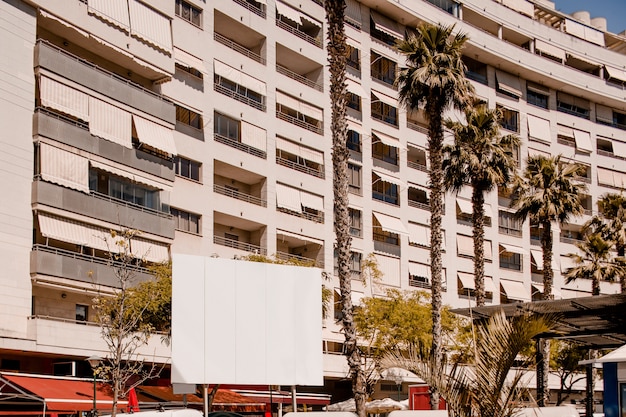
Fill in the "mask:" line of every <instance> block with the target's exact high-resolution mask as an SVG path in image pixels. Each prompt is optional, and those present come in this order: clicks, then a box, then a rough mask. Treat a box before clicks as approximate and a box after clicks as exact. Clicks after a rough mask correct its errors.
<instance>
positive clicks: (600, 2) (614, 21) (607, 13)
mask: <svg viewBox="0 0 626 417" xmlns="http://www.w3.org/2000/svg"><path fill="white" fill-rule="evenodd" d="M552 1H553V2H554V3H555V4H556V9H557V10H559V11H561V12H564V13H568V14H571V13H573V12H577V11H580V10H586V11H588V12H589V13H590V14H591V17H592V18H594V17H605V18H606V20H607V26H608V30H609V32H613V33H620V32H622V31H623V30H625V29H626V1H625V0H552Z"/></svg>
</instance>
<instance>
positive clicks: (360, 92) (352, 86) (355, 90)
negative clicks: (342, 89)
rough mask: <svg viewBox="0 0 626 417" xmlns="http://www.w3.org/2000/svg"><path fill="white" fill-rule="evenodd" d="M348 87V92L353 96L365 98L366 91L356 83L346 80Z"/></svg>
mask: <svg viewBox="0 0 626 417" xmlns="http://www.w3.org/2000/svg"><path fill="white" fill-rule="evenodd" d="M346 86H347V87H348V91H349V92H351V93H352V94H356V95H357V96H359V97H365V95H366V94H365V89H364V88H363V86H362V85H361V84H359V83H357V82H356V81H353V80H351V79H349V78H346Z"/></svg>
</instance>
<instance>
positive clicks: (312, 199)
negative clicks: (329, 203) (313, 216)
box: [300, 190, 324, 212]
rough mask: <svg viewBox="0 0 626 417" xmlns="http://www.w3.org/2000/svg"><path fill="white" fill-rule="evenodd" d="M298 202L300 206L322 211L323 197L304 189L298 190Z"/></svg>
mask: <svg viewBox="0 0 626 417" xmlns="http://www.w3.org/2000/svg"><path fill="white" fill-rule="evenodd" d="M300 204H302V207H307V208H310V209H313V210H317V211H321V212H323V211H324V198H323V197H322V196H319V195H316V194H311V193H308V192H306V191H302V190H300Z"/></svg>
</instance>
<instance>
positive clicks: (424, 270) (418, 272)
mask: <svg viewBox="0 0 626 417" xmlns="http://www.w3.org/2000/svg"><path fill="white" fill-rule="evenodd" d="M409 274H411V275H413V276H416V277H425V278H428V279H430V266H429V265H426V264H420V263H416V262H409Z"/></svg>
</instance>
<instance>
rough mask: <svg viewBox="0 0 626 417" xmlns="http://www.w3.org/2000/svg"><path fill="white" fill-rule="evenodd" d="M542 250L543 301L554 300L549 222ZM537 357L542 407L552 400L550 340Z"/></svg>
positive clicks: (546, 224) (544, 232)
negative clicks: (549, 378)
mask: <svg viewBox="0 0 626 417" xmlns="http://www.w3.org/2000/svg"><path fill="white" fill-rule="evenodd" d="M541 226H542V228H543V231H542V233H541V248H542V249H543V299H544V300H554V294H553V293H552V284H553V281H554V272H553V271H552V223H550V222H549V221H546V222H543V223H542V224H541ZM538 353H539V355H538V357H537V359H538V360H537V396H538V398H537V402H538V403H539V406H540V407H544V406H546V405H547V403H548V400H549V398H550V389H549V386H548V375H549V374H550V340H549V339H541V340H540V341H539V345H538Z"/></svg>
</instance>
